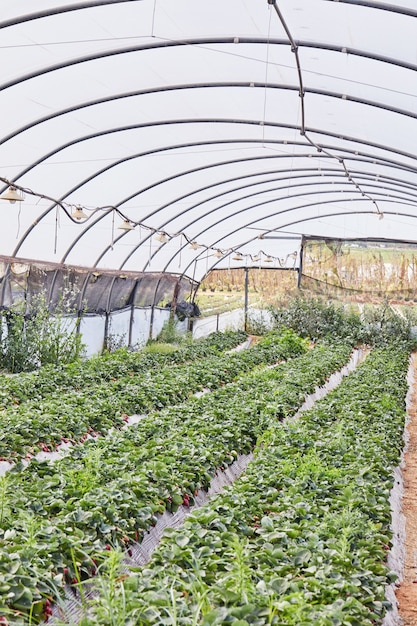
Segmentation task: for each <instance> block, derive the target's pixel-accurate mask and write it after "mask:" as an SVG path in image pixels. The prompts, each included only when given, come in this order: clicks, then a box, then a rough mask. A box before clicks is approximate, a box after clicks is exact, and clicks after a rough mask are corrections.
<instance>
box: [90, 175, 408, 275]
mask: <svg viewBox="0 0 417 626" xmlns="http://www.w3.org/2000/svg"><path fill="white" fill-rule="evenodd" d="M262 182H267V183H268V182H273V181H262ZM255 184H257V183H255ZM316 184H319V183H316ZM248 186H252V185H248ZM268 191H271V190H265V192H260V193H267V192H268ZM229 192H230V190H229ZM327 193H336V191H335V190H332V191H329V192H327ZM253 195H258V194H253ZM298 195H307V194H298ZM290 197H291V198H292V197H295V196H290ZM389 197H390V196H389ZM287 198H288V196H286V197H285V198H280V199H287ZM280 199H278V200H280ZM240 200H242V198H238V199H236V200H233V201H231V202H228V203H226V205H228V204H232V203H233V202H237V201H240ZM275 200H276V199H275ZM350 200H354V199H353V198H351V199H350ZM401 200H403V199H402V198H401ZM335 201H336V200H335ZM260 204H266V203H259V205H260ZM314 204H315V205H317V204H320V203H314ZM226 205H223V206H220V207H216V209H213V210H212V211H210V213H212V212H214V211H215V210H219V209H221V208H223V207H224V206H226ZM259 205H252V207H248V208H247V209H244V210H250V209H251V208H253V207H254V206H255V207H256V206H259ZM305 206H308V205H305ZM289 210H291V209H288V211H289ZM240 212H241V211H238V212H236V213H235V214H238V213H240ZM285 212H286V211H285ZM333 215H338V213H334V214H333ZM229 217H230V216H229V215H228V216H226V218H222V219H221V220H219V221H218V222H216V223H215V224H219V223H221V222H222V221H224V220H225V219H228V218H229ZM196 221H198V220H194V222H192V223H195V222H196ZM237 230H239V229H237ZM237 230H236V231H237ZM236 231H234V232H236ZM122 236H123V235H121V236H120V238H121V237H122ZM151 236H152V235H151ZM120 238H119V239H120ZM148 239H149V236H148V237H146V238H145V240H143V241H141V242H140V244H139V245H138V246H136V248H135V249H134V250H133V251H132V252H131V253H130V254H129V255H128V257H127V258H126V259H125V261H124V263H126V262H127V260H128V259H129V258H130V257H131V256H132V255H133V254H134V253H135V252H136V251H137V249H138V248H139V247H140V246H141V245H144V244H145V243H146V241H147V240H148ZM253 239H255V238H253ZM219 241H221V240H218V241H217V242H216V243H218V242H219ZM161 247H162V246H160V247H159V248H158V250H157V251H155V253H154V254H153V255H152V257H151V258H153V257H154V256H155V255H156V254H157V253H158V252H159V250H160V248H161ZM184 247H185V245H184V246H182V247H181V248H180V249H179V250H178V251H177V252H175V254H173V255H172V256H171V257H170V259H169V260H168V262H167V263H166V265H165V267H164V268H163V269H162V272H166V271H167V269H168V266H169V265H170V264H171V263H172V262H173V261H174V259H175V257H176V256H177V255H178V254H181V252H182V250H183V249H184ZM108 250H109V247H107V249H106V250H104V251H103V252H102V255H101V256H100V257H99V259H97V260H96V262H95V263H96V264H98V263H99V261H100V259H101V258H102V257H103V256H104V254H106V253H107V251H108ZM206 252H208V250H206ZM197 260H198V259H197ZM149 262H150V261H149ZM149 262H148V263H149ZM193 262H194V261H192V262H191V264H190V265H192V263H193ZM219 262H220V261H219ZM148 263H147V264H146V265H145V267H144V268H143V270H142V271H145V269H146V266H147V265H148ZM190 265H189V266H190ZM189 266H188V267H189ZM122 267H123V265H122V266H121V268H122ZM182 276H184V274H183V275H182Z"/></svg>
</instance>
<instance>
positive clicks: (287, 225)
mask: <svg viewBox="0 0 417 626" xmlns="http://www.w3.org/2000/svg"><path fill="white" fill-rule="evenodd" d="M355 201H356V202H369V200H367V199H366V198H357V199H356V200H355ZM334 202H337V201H336V200H325V201H324V202H316V203H313V204H311V203H308V204H304V205H299V206H298V207H293V208H294V209H295V210H298V209H302V208H308V207H311V206H319V205H323V204H333V203H334ZM386 202H392V203H394V201H393V200H386ZM288 212H289V210H288V209H286V210H284V211H280V212H279V213H276V212H274V213H270V214H269V215H266V216H264V217H263V218H262V219H270V218H271V217H275V216H276V215H278V214H282V213H288ZM352 214H355V215H376V213H375V211H371V210H363V211H340V212H338V213H324V214H322V215H314V216H311V217H308V216H307V217H303V218H301V219H297V220H294V221H292V222H287V223H285V224H281V225H280V226H278V227H277V228H275V229H270V230H269V231H268V232H277V233H279V232H280V231H281V232H282V231H283V229H285V228H290V227H292V226H294V225H297V224H302V223H303V222H310V221H313V220H316V219H323V218H328V217H335V216H342V215H352ZM384 214H386V215H400V216H401V217H410V218H413V219H417V213H405V212H402V211H384ZM255 222H256V220H253V221H252V222H248V223H247V224H245V226H244V228H250V227H251V226H252V224H254V223H255ZM238 230H241V228H239V229H235V230H234V231H230V234H234V233H235V232H237V231H238ZM290 234H291V235H297V233H290ZM302 234H303V233H300V234H299V236H300V238H301V237H302ZM255 239H257V237H256V236H255V237H250V238H249V239H247V240H246V241H244V242H242V243H241V244H240V246H239V247H242V246H245V245H247V244H248V243H250V242H252V241H255ZM219 241H221V239H219V240H218V241H216V242H213V244H212V246H213V247H215V246H216V245H218V243H219ZM416 243H417V240H416ZM199 257H200V258H199ZM201 258H202V257H201V255H197V256H196V257H195V258H194V259H193V260H192V261H190V263H188V265H187V266H186V267H185V268H184V270H183V273H182V274H181V276H182V277H184V276H187V274H186V271H187V270H188V269H189V268H190V267H191V266H192V265H193V263H197V262H198V261H199V260H201ZM221 261H222V259H218V260H216V262H215V263H213V265H212V266H211V268H210V271H211V270H212V269H213V268H214V267H216V265H218V264H219V263H220V262H221ZM205 275H207V274H205ZM195 282H197V281H195ZM200 282H201V281H200Z"/></svg>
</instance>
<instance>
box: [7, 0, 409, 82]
mask: <svg viewBox="0 0 417 626" xmlns="http://www.w3.org/2000/svg"><path fill="white" fill-rule="evenodd" d="M119 1H120V0H119ZM125 1H128V0H125ZM132 1H134V0H132ZM238 43H239V44H257V45H260V44H264V45H266V44H268V45H280V46H289V45H290V42H289V41H288V39H281V38H265V37H239V38H238ZM296 43H297V46H298V47H299V48H312V49H314V50H327V51H329V52H341V53H344V54H349V55H352V56H360V57H363V58H368V59H371V60H373V61H378V62H381V63H389V64H390V65H396V66H398V67H402V68H404V69H410V70H412V71H416V64H415V63H406V62H405V61H402V60H400V59H394V58H392V57H385V56H383V55H377V54H373V53H371V52H366V51H364V50H357V49H356V48H348V47H346V46H343V45H342V46H336V45H330V44H325V43H322V42H311V41H304V40H297V41H296ZM220 44H234V45H237V43H236V38H235V37H202V38H193V39H180V40H175V41H162V42H152V43H148V44H139V45H136V46H126V47H125V48H114V49H112V50H104V51H101V52H96V53H93V54H89V55H84V56H81V57H77V58H74V59H69V60H66V61H62V62H61V63H56V64H55V65H49V66H47V67H46V68H43V69H42V70H35V71H33V72H28V73H27V74H24V75H22V76H20V77H18V78H16V79H15V80H10V81H7V82H6V83H3V84H0V91H4V90H5V89H9V88H10V87H14V86H16V85H18V84H20V83H23V82H25V81H27V80H31V79H32V78H37V77H38V76H43V75H45V74H49V73H51V72H54V71H57V70H62V69H64V68H66V67H72V66H73V65H79V64H81V63H87V62H89V61H96V60H99V59H104V58H107V57H110V56H117V55H119V54H129V53H132V52H143V51H145V50H155V49H164V48H172V47H183V46H196V45H197V46H198V45H220Z"/></svg>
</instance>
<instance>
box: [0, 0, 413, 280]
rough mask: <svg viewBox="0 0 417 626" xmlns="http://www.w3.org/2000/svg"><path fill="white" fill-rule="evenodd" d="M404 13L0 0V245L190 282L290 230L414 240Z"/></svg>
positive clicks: (176, 0) (381, 5)
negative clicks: (185, 278) (12, 198)
mask: <svg viewBox="0 0 417 626" xmlns="http://www.w3.org/2000/svg"><path fill="white" fill-rule="evenodd" d="M416 26H417V8H416V7H415V2H414V0H400V1H398V0H393V1H391V2H390V3H389V4H388V3H385V2H376V1H375V2H373V1H371V0H369V1H365V0H338V1H336V0H285V2H283V1H279V0H277V1H276V2H273V1H268V0H227V1H225V0H210V2H203V1H202V0H86V1H79V2H73V1H66V2H62V1H61V2H56V1H52V0H38V1H37V2H36V3H34V2H33V0H3V1H2V12H1V21H0V63H1V68H2V72H1V84H0V111H1V115H0V177H1V180H2V181H3V183H2V187H1V194H2V195H4V194H5V193H6V194H7V193H8V190H9V186H10V185H12V186H13V185H14V187H12V191H14V192H15V193H18V194H19V195H20V196H21V197H22V198H23V200H22V201H21V200H19V199H18V200H16V201H15V202H13V203H10V202H9V201H8V200H7V199H6V200H2V201H1V203H0V210H1V228H0V243H1V246H0V253H1V254H3V255H7V256H10V257H21V258H26V259H28V258H29V259H35V260H41V261H51V262H54V263H63V264H72V265H77V266H80V265H81V266H86V267H90V268H93V267H99V268H108V269H112V270H119V269H120V270H125V271H138V272H148V271H150V272H168V273H172V274H177V275H185V276H188V277H189V278H191V279H194V280H196V281H199V280H201V278H202V277H203V276H204V275H205V274H206V272H208V271H209V270H210V268H212V267H227V266H231V267H239V266H243V265H247V266H251V265H259V264H263V263H269V264H270V266H271V263H272V265H274V264H275V265H276V266H277V267H282V266H287V267H292V266H294V265H295V264H297V263H298V262H299V247H300V241H301V235H303V234H304V235H314V236H320V237H338V238H343V237H350V238H352V237H354V238H361V237H369V236H373V237H377V238H391V239H400V240H404V239H407V240H409V239H412V240H416V239H417V238H416V237H415V234H414V232H415V226H416V224H417V223H416V216H417V212H416V198H417V190H416V181H417V177H416V167H417V161H416V154H417V149H416V144H417V121H416V116H417V106H416V103H417V99H416V98H417V72H416V67H417V38H416ZM9 191H10V190H9ZM77 210H78V213H77V212H76V211H77ZM74 215H75V216H74ZM80 215H84V217H82V216H81V217H80ZM120 226H123V229H120V228H119V227H120ZM268 257H270V258H269V259H268V260H267V261H266V259H267V258H268Z"/></svg>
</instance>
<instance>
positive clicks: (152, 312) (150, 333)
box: [148, 304, 155, 341]
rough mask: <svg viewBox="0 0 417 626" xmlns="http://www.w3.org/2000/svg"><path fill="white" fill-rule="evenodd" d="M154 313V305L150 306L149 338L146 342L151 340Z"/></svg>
mask: <svg viewBox="0 0 417 626" xmlns="http://www.w3.org/2000/svg"><path fill="white" fill-rule="evenodd" d="M154 311H155V305H154V304H152V306H151V319H150V320H149V337H148V341H149V340H151V339H152V333H153V320H154Z"/></svg>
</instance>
